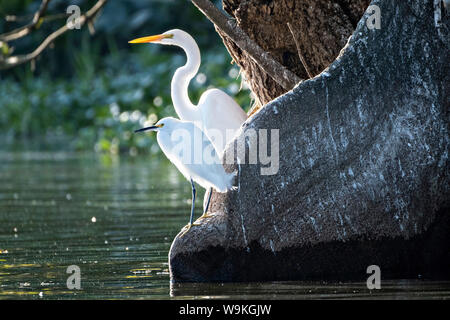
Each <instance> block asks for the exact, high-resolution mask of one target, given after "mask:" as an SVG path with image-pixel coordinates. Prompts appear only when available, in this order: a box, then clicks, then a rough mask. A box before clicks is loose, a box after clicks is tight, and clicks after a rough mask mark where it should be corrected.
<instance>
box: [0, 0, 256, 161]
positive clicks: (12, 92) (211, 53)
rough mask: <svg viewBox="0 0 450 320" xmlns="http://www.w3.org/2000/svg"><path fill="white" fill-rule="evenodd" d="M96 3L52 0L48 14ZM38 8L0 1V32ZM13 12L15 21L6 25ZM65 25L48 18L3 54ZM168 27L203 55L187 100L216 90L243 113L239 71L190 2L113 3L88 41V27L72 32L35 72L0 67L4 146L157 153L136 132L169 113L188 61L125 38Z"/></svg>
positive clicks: (150, 138)
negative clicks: (174, 83) (173, 85)
mask: <svg viewBox="0 0 450 320" xmlns="http://www.w3.org/2000/svg"><path fill="white" fill-rule="evenodd" d="M94 2H95V1H73V0H72V1H63V0H53V1H52V2H50V5H49V9H48V11H47V15H50V16H52V15H53V16H55V14H57V13H62V12H65V10H66V8H67V6H69V5H70V4H77V5H79V6H80V7H81V9H82V11H84V10H85V9H87V8H89V7H90V6H92V5H93V3H94ZM39 5H40V1H37V0H34V1H32V0H22V1H9V0H0V33H3V32H6V31H9V30H12V29H14V28H16V27H18V26H20V25H23V24H24V23H27V22H28V21H29V20H31V18H32V15H33V13H34V12H35V11H36V10H37V8H38V7H39ZM9 15H14V16H15V17H16V20H18V21H7V20H8V16H9ZM56 17H57V16H56ZM65 19H66V18H62V19H57V18H55V19H54V20H52V19H51V18H49V19H46V20H44V22H43V23H42V24H41V25H40V27H39V29H38V30H36V31H35V32H33V33H32V34H31V35H29V36H27V37H25V38H22V39H20V40H17V41H15V42H13V43H11V44H12V47H13V48H9V50H11V49H13V50H14V52H15V53H26V52H29V51H31V50H33V49H34V48H35V47H36V46H37V45H38V44H39V43H40V42H41V41H42V40H43V39H44V38H45V36H46V35H48V34H49V33H50V32H52V31H53V30H55V29H56V28H58V27H60V26H61V25H62V24H64V23H65ZM9 20H10V19H9ZM173 28H180V29H184V30H186V31H187V32H189V33H190V34H191V35H193V37H194V38H195V39H196V40H197V42H198V44H199V46H200V49H201V52H202V65H201V68H200V71H199V74H198V75H197V77H196V78H195V79H194V80H193V81H192V82H191V85H190V96H191V99H192V100H193V101H194V102H197V101H198V98H199V97H200V95H201V93H202V92H203V91H204V90H206V89H207V88H208V87H209V86H213V87H218V88H221V89H223V90H225V91H226V92H228V93H229V94H230V95H232V96H233V97H234V98H235V99H236V100H237V102H238V103H239V104H240V105H241V106H242V107H244V109H246V110H248V108H249V107H250V98H249V91H248V90H246V89H242V88H241V79H240V78H239V71H238V68H237V67H236V66H233V65H232V64H230V62H231V58H230V56H229V55H228V53H227V51H226V49H225V48H224V46H223V44H222V41H221V39H220V37H219V36H218V35H217V33H216V32H215V30H214V27H213V26H212V24H211V23H210V22H209V21H208V20H207V19H206V18H205V17H204V16H203V15H202V14H201V13H200V12H199V11H198V10H197V9H196V8H195V7H194V6H193V5H192V4H191V3H190V2H189V1H184V0H159V1H157V0H153V1H142V0H120V1H119V0H113V1H109V2H108V3H107V4H106V6H105V8H104V9H103V11H102V13H101V15H100V16H99V17H98V18H97V20H96V21H95V33H94V34H93V35H92V34H90V32H89V30H88V28H83V29H82V30H74V31H72V32H68V33H66V34H65V35H64V36H63V37H61V38H59V39H58V40H57V41H56V42H55V44H54V45H53V46H52V48H50V49H47V50H46V51H45V52H44V53H43V54H42V55H41V56H40V57H39V59H38V60H37V61H36V63H35V67H34V68H33V66H32V65H30V64H26V65H22V66H19V67H17V68H15V69H12V70H7V71H1V75H0V146H1V147H0V148H1V149H3V150H11V149H23V148H26V149H27V150H28V149H36V150H55V149H57V150H79V151H87V150H95V151H96V152H104V153H113V154H117V153H124V152H126V153H129V154H131V155H136V154H138V153H143V152H156V153H157V152H159V148H158V146H157V145H156V144H155V143H153V142H154V139H155V137H154V134H151V135H150V134H148V135H133V134H132V131H133V130H134V129H136V128H139V127H141V126H143V125H150V124H152V123H154V122H156V121H157V120H158V119H159V118H161V117H165V116H169V115H171V116H175V112H174V109H173V106H172V101H171V99H170V80H171V78H172V75H173V73H174V71H175V70H176V68H178V67H179V66H181V65H182V64H184V62H185V55H184V53H183V51H182V50H181V49H179V48H172V47H167V46H164V47H163V46H158V45H129V44H128V43H127V42H128V41H129V40H131V39H133V38H136V37H140V36H146V35H151V34H158V33H161V32H164V31H166V30H169V29H173Z"/></svg>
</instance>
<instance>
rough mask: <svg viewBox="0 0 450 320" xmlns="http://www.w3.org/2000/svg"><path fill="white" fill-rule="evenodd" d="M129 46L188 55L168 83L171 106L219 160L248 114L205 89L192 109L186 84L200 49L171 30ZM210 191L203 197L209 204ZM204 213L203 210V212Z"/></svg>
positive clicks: (184, 35)
mask: <svg viewBox="0 0 450 320" xmlns="http://www.w3.org/2000/svg"><path fill="white" fill-rule="evenodd" d="M129 43H158V44H163V45H174V46H178V47H181V48H182V49H183V50H184V51H185V53H186V56H187V61H186V64H185V65H184V66H182V67H180V68H178V69H177V70H176V71H175V74H174V76H173V78H172V84H171V96H172V102H173V106H174V108H175V111H176V113H177V114H178V116H179V117H180V119H181V120H184V121H193V122H195V123H196V124H197V125H199V127H200V128H201V130H203V132H204V133H205V135H206V136H207V137H208V138H209V140H210V141H211V143H212V144H213V146H214V148H215V149H216V151H217V153H218V155H219V157H222V156H223V152H224V150H225V147H226V145H227V144H228V143H229V142H230V141H231V140H232V139H233V138H234V136H235V134H236V132H237V131H238V130H239V128H240V127H241V125H242V123H244V121H245V120H246V119H247V114H246V113H245V112H244V110H242V108H241V107H240V106H239V105H238V104H237V103H236V101H234V100H233V98H231V97H230V96H229V95H227V94H226V93H225V92H223V91H221V90H219V89H209V90H206V91H205V92H204V93H203V94H202V96H201V97H200V100H199V103H198V105H197V106H195V105H194V104H193V103H192V102H191V100H190V99H189V95H188V87H189V82H190V81H191V80H192V78H193V77H194V76H195V75H196V74H197V72H198V69H199V67H200V62H201V58H200V49H199V48H198V45H197V43H196V42H195V40H194V38H192V37H191V35H190V34H189V33H187V32H185V31H183V30H179V29H173V30H169V31H166V32H164V33H163V34H159V35H155V36H148V37H142V38H138V39H134V40H131V41H129ZM211 194H212V190H211V189H209V190H208V196H207V198H206V197H205V200H206V203H207V204H208V203H209V201H210V200H211ZM205 212H206V211H205Z"/></svg>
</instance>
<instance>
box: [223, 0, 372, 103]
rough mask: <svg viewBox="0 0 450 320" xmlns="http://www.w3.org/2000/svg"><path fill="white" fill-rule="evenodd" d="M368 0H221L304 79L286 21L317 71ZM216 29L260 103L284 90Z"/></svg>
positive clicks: (334, 52)
mask: <svg viewBox="0 0 450 320" xmlns="http://www.w3.org/2000/svg"><path fill="white" fill-rule="evenodd" d="M369 2H370V1H369V0H357V1H350V0H342V1H335V0H333V1H310V0H275V1H270V0H269V1H267V0H223V7H224V9H225V11H227V12H228V13H229V14H230V15H232V16H233V17H235V18H236V20H237V23H238V25H239V26H240V27H241V28H242V29H243V30H244V31H245V32H246V33H247V34H248V35H249V37H250V38H251V39H253V40H254V41H255V42H256V43H258V44H259V45H260V46H261V47H262V48H263V49H264V50H265V51H267V52H269V53H270V54H271V55H272V56H273V57H274V58H275V59H276V60H277V61H278V62H280V63H281V64H283V65H284V66H285V67H287V68H288V69H289V70H291V71H292V72H294V73H295V74H297V75H298V76H299V77H301V78H302V79H308V78H309V76H308V75H307V73H306V71H305V68H304V66H303V64H302V62H301V61H300V58H299V55H298V52H297V47H296V44H295V41H294V38H293V35H292V34H291V32H290V31H289V29H288V27H287V23H288V22H289V23H290V24H291V25H292V27H293V29H294V30H295V37H296V40H297V42H298V43H299V44H300V48H299V49H300V50H301V52H302V54H303V57H304V58H305V62H306V63H307V67H308V68H309V70H310V71H311V73H312V74H313V75H317V74H319V73H320V72H322V70H324V69H325V68H326V67H328V66H329V65H330V63H331V62H332V61H333V60H334V59H335V58H336V57H337V56H338V54H339V51H340V50H341V49H342V48H343V47H344V46H345V44H346V43H347V40H348V38H349V37H350V36H351V35H352V33H353V30H355V27H356V24H357V22H358V21H359V19H360V18H361V16H362V15H363V13H364V11H365V9H366V8H367V6H368V4H369ZM219 34H220V35H221V36H222V39H223V40H224V43H225V45H226V47H227V48H228V51H229V52H230V54H231V56H232V57H233V59H234V61H235V62H236V63H237V64H238V65H239V66H240V67H241V69H242V70H243V71H244V72H245V77H246V80H247V81H248V83H249V85H250V87H251V89H252V91H253V92H254V94H255V95H256V97H257V99H258V100H259V102H260V104H261V105H263V104H266V103H268V102H269V101H271V100H273V99H274V98H276V97H278V96H280V95H281V94H283V93H285V92H286V90H285V89H283V88H282V87H281V86H280V85H278V84H277V83H276V82H275V81H274V80H273V79H272V78H271V77H270V76H269V75H268V74H266V73H265V72H264V71H263V70H262V69H261V68H260V67H259V66H258V65H257V64H256V63H255V62H254V61H253V60H252V59H251V58H249V57H248V55H247V54H246V53H245V52H243V51H242V50H240V49H239V48H238V47H237V46H236V45H235V44H234V43H233V42H232V41H231V40H230V39H229V38H228V37H227V36H226V35H224V34H223V33H221V32H219Z"/></svg>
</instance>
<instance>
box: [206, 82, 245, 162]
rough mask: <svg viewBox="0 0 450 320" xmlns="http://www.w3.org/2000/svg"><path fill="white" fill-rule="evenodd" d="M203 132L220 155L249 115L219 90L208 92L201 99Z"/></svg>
mask: <svg viewBox="0 0 450 320" xmlns="http://www.w3.org/2000/svg"><path fill="white" fill-rule="evenodd" d="M199 107H200V108H201V110H202V121H203V128H202V129H203V131H204V132H205V134H206V135H207V136H208V138H209V139H210V140H211V142H212V144H213V145H214V147H215V148H216V150H217V152H218V154H219V155H222V153H223V150H224V148H225V146H226V144H227V143H228V142H230V141H231V139H232V138H233V137H234V135H235V134H236V131H237V130H238V129H239V128H240V127H241V125H242V123H244V121H245V120H246V119H247V114H246V113H245V112H244V110H242V108H241V107H240V106H239V105H238V104H237V103H236V101H234V100H233V98H231V97H230V96H229V95H227V94H226V93H225V92H223V91H221V90H219V89H210V90H207V91H206V92H205V93H204V94H203V95H202V97H201V98H200V102H199Z"/></svg>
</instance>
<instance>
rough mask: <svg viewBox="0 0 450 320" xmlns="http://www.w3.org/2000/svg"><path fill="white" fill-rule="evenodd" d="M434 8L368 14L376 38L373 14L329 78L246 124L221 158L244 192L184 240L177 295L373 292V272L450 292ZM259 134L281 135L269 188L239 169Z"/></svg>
mask: <svg viewBox="0 0 450 320" xmlns="http://www.w3.org/2000/svg"><path fill="white" fill-rule="evenodd" d="M436 4H440V2H437V1H419V0H402V1H392V0H376V1H373V2H372V3H371V5H376V6H378V7H379V8H380V12H381V28H380V29H370V28H368V26H367V20H368V19H369V17H370V16H371V14H372V13H371V12H366V13H365V14H364V15H363V17H362V18H361V20H360V21H359V22H358V24H357V27H356V30H355V32H354V33H353V35H352V37H351V38H350V40H349V41H348V43H347V44H346V46H345V47H344V48H343V50H342V52H341V54H340V55H339V57H338V58H337V59H336V60H335V61H334V62H332V63H331V65H330V66H329V67H328V68H327V69H325V70H324V71H323V72H322V73H321V74H320V75H318V76H316V77H314V78H313V79H310V80H307V81H304V82H302V83H300V84H299V85H297V86H296V87H295V88H294V89H293V90H291V91H289V92H288V93H286V94H284V95H282V96H281V97H279V98H277V99H275V100H274V101H272V102H270V103H268V104H267V105H265V106H264V107H263V108H262V109H261V110H260V111H259V112H258V113H256V114H255V115H254V116H253V117H252V118H250V119H249V120H248V121H246V123H245V124H244V126H243V128H242V131H241V133H240V134H239V136H238V137H237V139H236V141H235V145H233V144H231V145H229V146H228V147H227V149H226V151H225V158H226V159H227V160H228V158H229V157H232V158H233V159H234V164H229V165H225V168H226V170H227V172H233V171H237V177H236V181H235V186H236V187H237V189H236V190H233V191H229V192H227V193H217V192H214V193H213V196H212V199H211V205H210V211H209V213H210V214H212V215H213V217H211V218H207V219H205V220H201V224H200V226H196V227H194V228H192V229H191V230H190V231H189V232H188V233H186V234H185V235H184V236H183V237H179V236H177V237H176V238H175V240H174V242H173V243H172V247H171V250H170V253H169V262H170V272H171V277H172V280H173V281H174V282H182V281H261V280H270V281H273V280H299V279H320V280H325V279H332V280H350V279H355V280H360V281H365V280H366V279H367V277H368V275H367V273H366V270H367V267H368V266H370V265H378V266H379V267H380V269H381V274H382V279H389V278H417V277H418V276H423V277H424V278H437V279H448V278H450V254H449V252H450V214H449V208H450V198H449V194H448V190H449V189H450V163H449V162H450V161H449V154H448V153H449V150H450V136H449V110H450V101H449V97H450V92H449V91H450V90H449V88H450V87H449V85H448V84H449V80H450V67H449V66H450V64H449V63H448V62H449V50H448V48H449V47H450V37H449V17H450V15H449V13H448V12H446V11H445V9H444V8H443V7H440V6H439V5H436ZM274 39H275V38H274ZM274 41H275V40H274ZM292 50H296V49H294V48H292ZM322 63H324V62H322ZM314 70H316V72H317V70H319V68H316V69H314ZM261 129H266V130H268V132H269V133H270V130H271V129H277V130H279V144H278V147H279V170H278V171H277V172H276V174H274V175H262V174H261V169H262V168H264V167H267V164H262V163H261V159H259V160H260V161H259V162H258V164H250V163H248V162H249V161H248V157H246V158H244V159H242V158H241V159H240V160H239V161H238V159H237V158H236V155H237V153H236V152H235V150H234V148H235V147H236V144H237V143H239V141H242V139H244V141H245V137H246V135H247V134H248V133H250V131H252V130H256V131H257V132H258V135H259V133H261V131H260V130H261ZM269 141H270V140H269ZM246 144H248V145H249V146H250V147H252V146H253V148H255V145H254V142H252V141H251V140H248V142H247V143H246ZM271 151H274V149H270V150H269V154H270V152H271ZM247 152H249V150H247Z"/></svg>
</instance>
